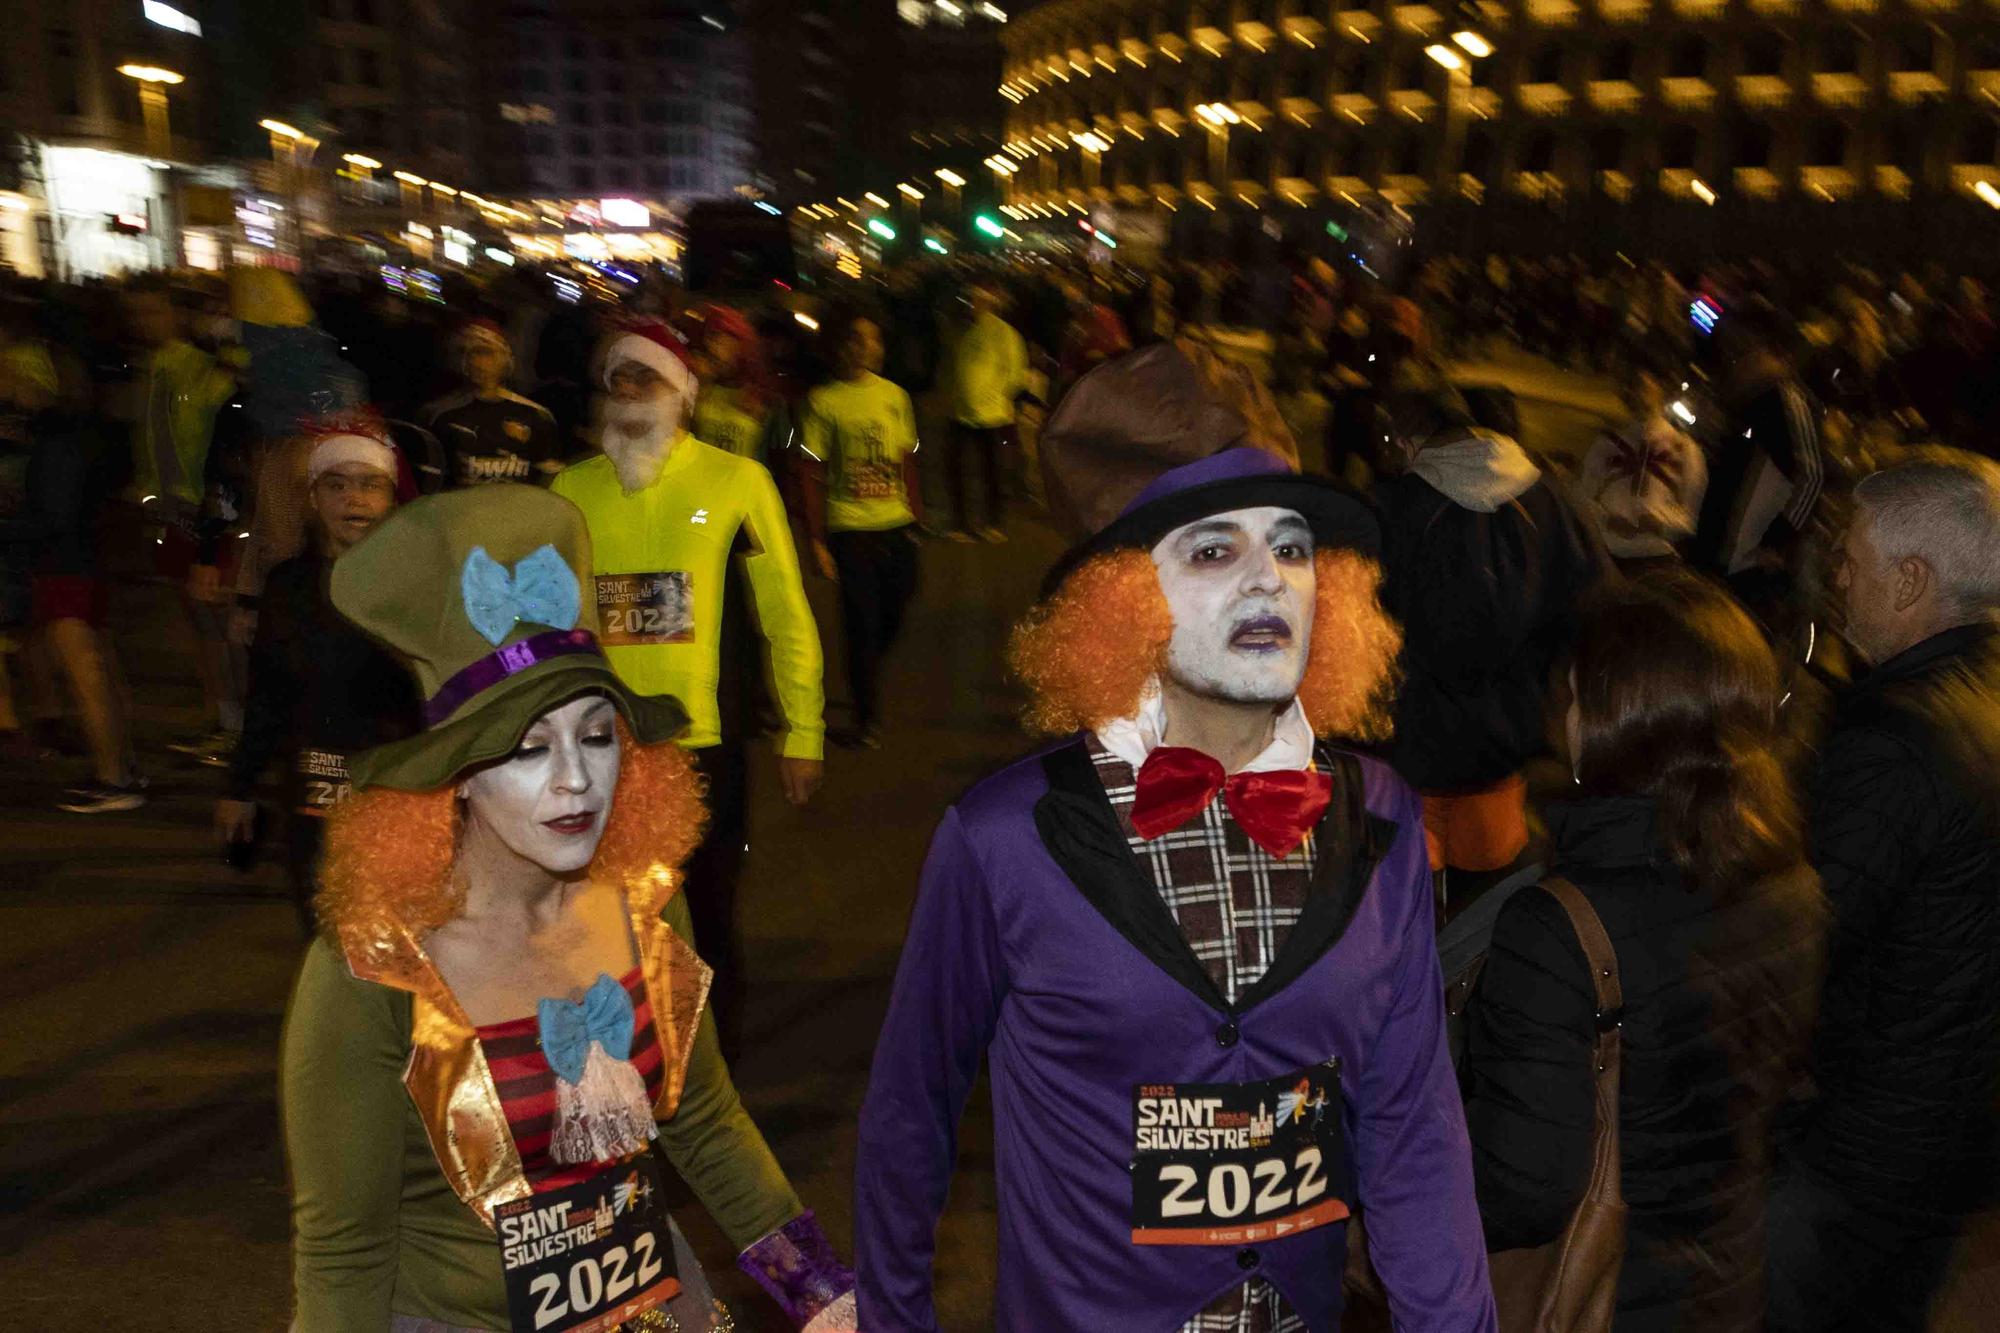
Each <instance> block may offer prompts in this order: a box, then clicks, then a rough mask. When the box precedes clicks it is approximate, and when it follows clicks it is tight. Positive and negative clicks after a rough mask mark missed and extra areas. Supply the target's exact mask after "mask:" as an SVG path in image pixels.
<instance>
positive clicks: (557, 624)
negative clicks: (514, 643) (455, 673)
mask: <svg viewBox="0 0 2000 1333" xmlns="http://www.w3.org/2000/svg"><path fill="white" fill-rule="evenodd" d="M458 587H459V593H460V595H461V597H462V598H463V599H464V601H465V618H466V619H467V620H470V621H471V622H472V627H473V628H474V629H476V630H478V631H479V632H480V634H481V635H482V636H484V637H485V639H486V641H487V642H488V643H490V644H492V645H493V646H494V647H495V648H498V647H499V646H500V644H501V643H502V642H503V641H504V640H505V639H506V637H507V635H508V634H510V633H511V632H512V631H513V629H514V624H515V622H516V621H525V622H527V623H529V624H532V625H547V626H548V627H549V628H550V629H575V628H576V622H577V617H578V616H580V615H581V614H582V613H583V590H582V589H581V588H580V587H578V585H577V581H576V571H575V570H573V569H571V568H570V567H569V562H568V561H567V560H564V559H563V558H562V555H561V553H559V552H558V551H557V550H556V548H555V547H554V546H551V545H547V544H544V545H543V546H542V548H541V549H540V550H538V551H533V552H530V553H529V554H528V555H525V556H523V557H522V558H521V559H520V560H519V561H517V562H515V565H514V570H513V572H512V573H511V574H510V573H508V572H507V566H505V565H503V564H501V563H500V562H499V561H498V560H495V559H494V558H493V557H492V556H490V555H488V554H486V548H485V547H484V546H475V547H473V548H472V554H471V555H468V556H467V557H465V568H464V570H463V571H462V572H461V573H460V575H459V579H458Z"/></svg>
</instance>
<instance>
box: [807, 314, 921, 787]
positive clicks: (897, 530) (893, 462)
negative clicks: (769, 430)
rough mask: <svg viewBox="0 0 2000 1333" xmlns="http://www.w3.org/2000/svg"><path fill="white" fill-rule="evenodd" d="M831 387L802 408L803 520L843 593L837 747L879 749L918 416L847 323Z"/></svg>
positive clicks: (901, 599)
mask: <svg viewBox="0 0 2000 1333" xmlns="http://www.w3.org/2000/svg"><path fill="white" fill-rule="evenodd" d="M829 332H830V334H831V337H832V340H833V345H834V347H835V348H836V351H835V353H834V365H835V372H834V378H833V379H831V380H829V381H828V382H827V383H825V384H822V385H820V386H819V387H818V388H817V389H814V390H813V391H812V393H811V394H810V395H808V397H807V399H806V411H805V431H804V439H805V445H804V447H805V451H806V453H807V455H808V456H809V457H810V458H811V459H813V460H817V461H816V462H813V463H809V464H808V466H809V468H810V469H811V471H810V473H809V482H808V485H807V501H806V518H807V523H808V527H809V530H810V531H811V533H812V549H813V560H814V562H815V564H816V565H817V566H818V568H819V572H820V573H821V574H822V575H824V576H825V577H827V578H830V579H836V580H838V581H839V584H840V622H841V634H842V637H843V638H844V640H845V642H846V646H847V683H848V688H849V689H851V690H852V691H853V692H854V727H853V730H852V731H851V732H849V733H847V734H845V735H844V736H843V737H842V738H841V739H843V740H846V741H849V742H850V743H853V744H857V745H861V746H863V747H865V748H867V749H871V750H872V749H876V748H878V747H879V746H880V745H881V743H882V736H881V720H882V700H881V692H882V681H881V674H882V659H883V658H884V657H885V656H886V655H887V654H888V651H889V648H890V646H891V645H893V644H894V643H895V641H896V636H897V634H898V633H899V632H900V630H901V629H902V624H903V612H904V610H905V608H907V607H908V605H909V602H910V598H911V597H912V596H913V595H915V593H916V588H917V526H916V525H917V522H918V520H919V519H920V518H921V517H922V515H921V513H920V510H921V509H922V506H923V490H922V487H921V485H920V484H919V482H918V479H917V422H916V409H915V408H914V407H912V406H911V404H910V395H909V394H907V393H905V392H903V390H902V389H901V388H899V387H898V386H896V385H894V384H891V383H890V382H889V381H888V380H885V379H883V378H882V377H881V376H880V375H878V374H876V371H877V370H878V369H879V368H880V367H881V364H882V334H881V330H880V329H879V328H878V327H877V326H876V324H875V321H874V320H872V319H869V318H867V317H866V316H854V317H852V318H850V319H848V320H846V321H845V322H844V323H842V324H840V325H837V326H836V327H835V328H834V329H832V330H830V331H829Z"/></svg>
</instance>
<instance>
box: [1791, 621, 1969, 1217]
mask: <svg viewBox="0 0 2000 1333" xmlns="http://www.w3.org/2000/svg"><path fill="white" fill-rule="evenodd" d="M1810 819H1811V822H1810V829H1809V833H1810V839H1811V854H1812V859H1813V863H1814V864H1815V865H1816V866H1817V867H1818V868H1819V872H1820V874H1821V876H1822V877H1823V878H1824V880H1825V882H1826V895H1827V901H1828V903H1829V905H1830V906H1831V907H1832V908H1833V913H1834V933H1833V938H1832V943H1831V949H1830V953H1829V958H1828V965H1827V981H1826V999H1825V1003H1824V1005H1823V1006H1822V1009H1821V1012H1820V1023H1819V1029H1818V1033H1817V1036H1816V1039H1815V1043H1814V1050H1813V1066H1814V1076H1815V1081H1816V1083H1817V1096H1816V1099H1815V1100H1813V1101H1812V1102H1810V1103H1809V1104H1808V1105H1807V1106H1806V1107H1805V1108H1804V1113H1803V1115H1802V1116H1801V1117H1800V1121H1799V1124H1798V1125H1797V1127H1796V1131H1795V1133H1793V1134H1791V1135H1789V1136H1788V1140H1789V1146H1790V1149H1791V1152H1792V1155H1793V1156H1795V1157H1796V1158H1797V1159H1798V1160H1800V1161H1801V1162H1803V1163H1804V1164H1805V1165H1807V1166H1808V1167H1809V1168H1811V1169H1812V1170H1814V1171H1816V1172H1817V1173H1819V1174H1820V1175H1821V1176H1823V1177H1825V1178H1826V1179H1828V1180H1829V1181H1830V1182H1832V1183H1833V1184H1835V1185H1836V1186H1837V1187H1839V1188H1840V1189H1841V1190H1842V1191H1843V1192H1844V1193H1847V1194H1849V1195H1850V1196H1852V1197H1854V1198H1856V1199H1857V1200H1859V1201H1861V1202H1863V1203H1871V1204H1874V1205H1877V1206H1880V1207H1884V1208H1900V1209H1913V1210H1918V1211H1925V1212H1944V1213H1957V1212H1962V1211H1964V1210H1967V1209H1971V1208H1975V1207H1979V1206H1981V1205H1983V1204H1985V1203H1987V1202H1989V1201H1990V1200H1991V1199H1992V1198H1993V1197H1994V1195H1995V1191H1994V1185H1995V1182H1996V1177H2000V1172H1996V1161H2000V1114H1996V1107H2000V631H1996V630H1995V629H1994V628H1993V627H1991V626H1986V625H1978V626H1964V627H1961V628H1958V629H1952V630H1947V631H1945V632H1944V633H1942V634H1938V635H1935V636H1933V637H1932V638H1929V639H1926V640H1925V641H1924V642H1922V643H1920V644H1918V645H1916V646H1915V647H1914V648H1911V649H1910V650H1909V651H1907V652H1904V653H1902V654H1900V655H1898V656H1896V657H1894V658H1891V659H1890V660H1889V661H1887V662H1885V663H1883V664H1882V665H1881V666H1880V667H1878V668H1876V669H1875V670H1874V671H1873V672H1871V673H1870V674H1868V675H1867V676H1864V677H1863V678H1862V679H1860V680H1859V681H1857V682H1856V683H1855V684H1854V685H1853V686H1852V687H1851V688H1850V689H1849V691H1848V692H1847V693H1846V694H1845V695H1844V696H1843V697H1842V698H1841V699H1840V700H1838V701H1837V702H1836V704H1835V710H1834V715H1833V719H1832V727H1831V730H1830V732H1829V734H1828V739H1827V742H1826V746H1825V749H1824V751H1823V753H1822V755H1821V758H1820V765H1819V770H1818V773H1817V775H1816V778H1815V781H1814V783H1813V790H1812V807H1811V817H1810Z"/></svg>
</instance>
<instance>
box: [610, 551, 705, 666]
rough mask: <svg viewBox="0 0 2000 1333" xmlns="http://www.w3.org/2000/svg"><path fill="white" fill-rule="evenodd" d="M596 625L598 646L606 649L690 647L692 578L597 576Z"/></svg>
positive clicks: (675, 573) (676, 574)
mask: <svg viewBox="0 0 2000 1333" xmlns="http://www.w3.org/2000/svg"><path fill="white" fill-rule="evenodd" d="M597 624H598V631H599V635H598V642H600V643H602V644H603V645H604V646H605V647H607V648H622V647H631V646H632V645H634V644H642V643H693V642H694V576H693V575H691V574H689V573H688V572H687V571H686V570H684V569H672V570H667V571H665V572H664V573H659V574H599V575H598V576H597Z"/></svg>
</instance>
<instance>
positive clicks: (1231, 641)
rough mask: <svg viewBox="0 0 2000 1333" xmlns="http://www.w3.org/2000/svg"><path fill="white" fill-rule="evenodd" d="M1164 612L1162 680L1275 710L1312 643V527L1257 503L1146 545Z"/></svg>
mask: <svg viewBox="0 0 2000 1333" xmlns="http://www.w3.org/2000/svg"><path fill="white" fill-rule="evenodd" d="M1153 564H1154V566H1155V568H1157V569H1158V570H1159V575H1160V591H1161V592H1162V593H1164V594H1165V595H1166V598H1167V609H1168V611H1169V612H1170V613H1171V614H1172V616H1173V621H1174V632H1173V637H1172V638H1171V639H1170V640H1168V643H1167V674H1168V675H1169V676H1171V677H1172V678H1173V680H1174V682H1175V683H1176V684H1177V685H1179V686H1181V687H1182V688H1183V689H1186V690H1188V691H1190V692H1191V693H1194V694H1198V695H1204V696H1207V697H1209V698H1213V699H1225V700H1228V701H1229V702H1231V703H1259V704H1274V705H1275V704H1283V703H1288V702H1290V701H1291V699H1292V698H1293V696H1295V695H1296V694H1297V693H1298V692H1299V681H1300V680H1302V679H1303V678H1304V677H1305V671H1306V655H1307V652H1308V650H1309V649H1310V647H1311V644H1312V627H1313V597H1314V592H1315V584H1316V578H1315V575H1314V571H1313V539H1312V529H1311V528H1310V527H1309V526H1307V524H1306V521H1305V519H1304V518H1302V517H1301V516H1300V515H1299V514H1298V513H1296V512H1295V511H1293V510H1290V509H1280V508H1277V507H1276V506H1272V505H1265V506H1260V507H1258V508H1254V509H1233V510H1230V511H1229V512H1228V513H1224V514H1215V515H1212V516H1210V517H1208V518H1204V519H1200V520H1197V521H1196V522H1193V523H1189V524H1187V525H1186V526H1184V527H1179V528H1176V529H1174V530H1173V531H1172V532H1170V533H1168V534H1167V535H1166V536H1165V537H1163V538H1161V539H1160V542H1159V544H1158V545H1156V546H1155V547H1153Z"/></svg>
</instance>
